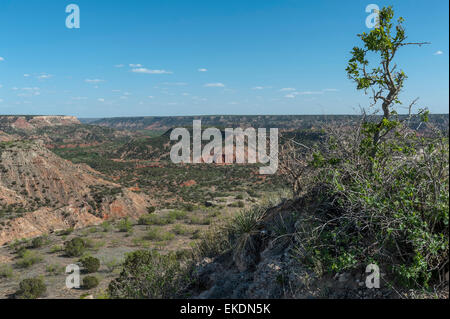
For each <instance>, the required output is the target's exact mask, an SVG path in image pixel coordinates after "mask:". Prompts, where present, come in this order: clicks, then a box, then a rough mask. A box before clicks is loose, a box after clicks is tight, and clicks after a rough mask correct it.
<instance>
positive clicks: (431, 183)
mask: <svg viewBox="0 0 450 319" xmlns="http://www.w3.org/2000/svg"><path fill="white" fill-rule="evenodd" d="M404 130H406V131H407V129H404ZM347 138H348V139H350V137H347ZM339 139H340V140H342V139H343V135H341V136H340V137H339ZM366 141H367V140H366V139H365V138H364V136H363V137H362V138H361V139H360V141H359V143H357V144H356V145H353V146H351V147H350V146H347V147H345V146H342V144H338V143H339V140H338V139H336V138H331V139H330V141H329V142H328V145H327V147H326V149H324V150H322V151H321V152H320V153H317V155H316V156H315V157H314V159H313V162H312V163H311V164H312V165H314V166H315V168H316V174H317V175H316V177H315V185H316V187H315V188H312V189H311V191H309V193H308V195H307V197H308V201H311V202H316V205H317V207H316V208H315V210H314V213H310V214H304V216H303V217H302V218H303V220H302V225H303V227H302V229H303V231H302V232H298V234H297V238H298V240H297V242H298V247H299V251H301V252H302V253H301V255H302V256H303V262H306V263H308V264H310V265H311V266H313V267H314V268H318V267H319V268H321V271H324V272H340V271H342V270H345V269H356V268H361V269H362V268H364V267H365V266H367V265H368V264H371V263H375V264H378V265H379V266H380V267H381V268H383V269H385V270H386V272H387V273H388V274H389V275H390V276H391V278H392V280H393V281H395V282H396V283H398V284H401V285H403V286H406V287H416V288H417V287H427V286H428V285H429V283H430V282H431V281H433V280H437V278H439V276H440V274H439V271H440V270H441V271H442V269H446V268H445V267H447V268H448V266H445V265H446V263H447V262H448V235H449V234H448V225H449V217H448V212H449V206H448V201H449V195H448V191H449V182H448V174H447V173H446V172H445V171H446V170H447V169H448V138H443V137H435V138H432V137H426V138H425V137H417V136H416V134H405V133H402V134H392V135H391V136H390V138H389V139H388V140H387V141H386V142H384V143H383V144H382V147H377V151H376V154H375V157H374V158H371V157H370V156H368V152H372V151H373V146H370V147H367V143H366ZM336 159H339V160H338V161H337V160H336ZM314 229H320V230H321V231H320V232H316V231H314ZM319 247H320V248H319Z"/></svg>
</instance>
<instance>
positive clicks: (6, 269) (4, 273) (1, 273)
mask: <svg viewBox="0 0 450 319" xmlns="http://www.w3.org/2000/svg"><path fill="white" fill-rule="evenodd" d="M13 274H14V272H13V269H12V267H11V266H10V265H6V264H2V265H0V278H11V277H12V276H13Z"/></svg>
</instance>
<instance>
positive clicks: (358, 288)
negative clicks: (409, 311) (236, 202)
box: [189, 201, 396, 299]
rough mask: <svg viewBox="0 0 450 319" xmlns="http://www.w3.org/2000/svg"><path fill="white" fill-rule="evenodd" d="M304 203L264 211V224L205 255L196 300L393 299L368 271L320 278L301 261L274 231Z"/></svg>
mask: <svg viewBox="0 0 450 319" xmlns="http://www.w3.org/2000/svg"><path fill="white" fill-rule="evenodd" d="M301 207H304V204H302V203H301V202H293V201H286V202H284V203H282V204H280V205H279V206H276V207H273V208H271V209H269V210H267V211H266V214H265V217H264V218H263V220H262V222H261V223H260V227H258V229H256V230H254V231H253V232H252V234H247V235H245V236H246V237H244V238H241V240H240V241H239V244H236V245H234V246H233V247H232V248H231V249H229V250H227V251H225V252H224V253H222V254H220V255H218V256H215V257H213V258H204V259H203V260H202V261H201V262H199V263H198V264H197V265H196V267H195V269H196V271H195V272H194V276H195V278H196V280H195V284H194V285H193V286H192V287H190V290H189V295H190V296H192V297H191V298H196V299H211V298H212V299H240V298H245V299H279V298H295V299H312V298H354V299H358V298H395V297H396V296H395V295H394V293H393V291H392V290H391V289H388V288H387V287H382V288H381V289H367V288H366V286H365V278H366V274H365V273H364V272H363V271H362V272H352V273H339V274H336V275H335V276H329V275H324V276H321V277H318V276H317V275H316V273H315V272H314V271H313V270H311V269H310V268H308V267H305V266H304V265H302V264H301V263H300V262H299V254H301V252H300V251H299V250H298V249H297V246H296V244H295V240H294V239H293V238H291V237H289V236H288V235H289V233H291V232H293V231H294V230H295V229H287V230H286V231H287V234H286V235H285V236H280V235H277V234H275V233H274V230H275V227H276V225H280V222H281V221H283V223H284V225H286V226H288V227H301V225H299V224H297V225H294V223H290V222H289V215H290V214H292V210H293V209H294V208H296V209H297V210H300V209H301Z"/></svg>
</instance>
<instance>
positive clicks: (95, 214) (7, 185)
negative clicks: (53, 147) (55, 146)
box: [0, 141, 148, 245]
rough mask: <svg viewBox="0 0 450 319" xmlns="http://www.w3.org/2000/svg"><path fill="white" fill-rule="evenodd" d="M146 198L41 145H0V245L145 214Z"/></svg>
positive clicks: (22, 142) (12, 143) (23, 142)
mask: <svg viewBox="0 0 450 319" xmlns="http://www.w3.org/2000/svg"><path fill="white" fill-rule="evenodd" d="M147 206H148V197H147V196H146V195H143V194H141V193H136V192H133V191H132V190H129V189H124V188H122V187H121V185H119V184H116V183H113V182H110V181H108V180H106V179H105V178H104V176H102V175H101V174H100V173H99V172H97V171H95V170H93V169H92V168H90V167H89V166H87V165H85V164H80V165H75V164H73V163H71V162H69V161H67V160H64V159H61V158H60V157H58V156H56V155H55V154H54V153H52V152H50V151H49V150H48V149H46V148H45V147H44V146H43V144H42V143H34V142H25V141H15V142H11V143H8V144H0V213H1V214H0V221H1V224H0V245H2V244H4V243H7V242H10V241H11V240H14V239H19V238H29V237H34V236H38V235H40V234H44V233H48V232H51V231H53V230H55V229H65V228H70V227H74V228H81V227H85V226H87V225H91V224H97V223H100V222H102V221H103V220H105V219H113V218H121V217H125V216H130V217H134V218H137V217H139V216H140V215H142V214H144V213H146V208H147Z"/></svg>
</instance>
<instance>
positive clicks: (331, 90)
mask: <svg viewBox="0 0 450 319" xmlns="http://www.w3.org/2000/svg"><path fill="white" fill-rule="evenodd" d="M322 91H324V92H339V90H338V89H323V90H322Z"/></svg>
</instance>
